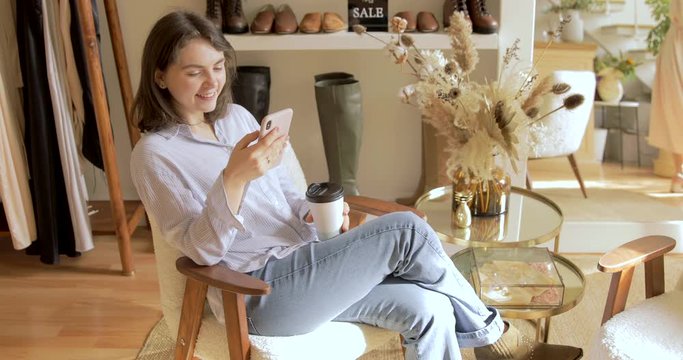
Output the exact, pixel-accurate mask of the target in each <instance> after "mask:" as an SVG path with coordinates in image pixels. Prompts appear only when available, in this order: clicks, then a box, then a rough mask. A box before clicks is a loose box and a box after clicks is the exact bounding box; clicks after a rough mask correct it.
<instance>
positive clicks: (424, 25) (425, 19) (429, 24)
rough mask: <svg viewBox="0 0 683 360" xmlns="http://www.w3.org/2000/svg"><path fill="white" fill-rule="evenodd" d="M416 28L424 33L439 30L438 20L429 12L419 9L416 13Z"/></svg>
mask: <svg viewBox="0 0 683 360" xmlns="http://www.w3.org/2000/svg"><path fill="white" fill-rule="evenodd" d="M417 30H418V31H419V32H425V33H429V32H434V31H437V30H439V22H438V21H437V20H436V17H435V16H434V14H432V13H431V12H429V11H420V12H419V13H418V14H417Z"/></svg>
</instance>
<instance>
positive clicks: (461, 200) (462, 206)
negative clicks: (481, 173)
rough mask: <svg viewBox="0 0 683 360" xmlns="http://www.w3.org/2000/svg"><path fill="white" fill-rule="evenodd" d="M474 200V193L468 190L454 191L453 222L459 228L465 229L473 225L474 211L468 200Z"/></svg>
mask: <svg viewBox="0 0 683 360" xmlns="http://www.w3.org/2000/svg"><path fill="white" fill-rule="evenodd" d="M470 201H472V193H471V192H469V191H467V192H464V193H456V192H455V191H454V192H453V207H452V208H453V213H452V218H451V220H452V223H453V225H455V226H456V227H458V228H461V229H464V228H468V227H469V226H470V225H472V213H471V212H470V206H469V205H467V203H468V202H470Z"/></svg>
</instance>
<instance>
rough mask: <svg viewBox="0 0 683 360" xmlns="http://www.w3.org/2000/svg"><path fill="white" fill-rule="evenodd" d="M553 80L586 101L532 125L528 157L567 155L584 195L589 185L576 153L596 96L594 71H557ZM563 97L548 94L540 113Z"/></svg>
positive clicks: (548, 110)
mask: <svg viewBox="0 0 683 360" xmlns="http://www.w3.org/2000/svg"><path fill="white" fill-rule="evenodd" d="M552 77H553V83H554V84H557V83H566V84H569V85H570V86H571V90H570V91H569V93H571V94H581V95H583V97H584V102H583V104H582V105H581V106H579V107H578V108H576V109H573V110H561V111H557V112H555V113H553V114H552V115H550V116H548V117H546V118H545V119H543V120H541V121H540V122H539V123H538V124H537V125H533V126H532V127H531V128H530V130H529V138H530V144H531V145H530V147H529V160H533V159H541V158H551V157H559V156H566V157H567V158H568V159H569V163H570V164H571V167H572V170H573V171H574V175H575V176H576V179H577V180H578V181H579V186H580V187H581V192H582V193H583V196H584V197H586V198H587V197H588V195H587V194H586V188H585V186H584V184H583V179H582V178H581V174H580V173H579V168H578V166H577V164H576V159H575V158H574V153H575V152H576V151H577V150H578V149H579V147H580V146H581V141H582V140H583V135H584V133H585V132H586V126H587V125H588V121H589V120H590V117H591V113H592V111H593V99H594V97H595V73H593V72H592V71H569V70H566V71H564V70H563V71H554V72H553V74H552ZM563 98H564V97H563V96H557V95H554V94H548V95H546V98H545V99H543V100H544V101H543V106H542V108H541V109H540V112H539V113H540V114H546V113H548V112H550V111H551V110H552V109H555V108H557V107H558V106H560V105H562V101H563ZM527 187H528V188H529V189H531V188H532V183H531V177H530V176H529V172H528V171H527Z"/></svg>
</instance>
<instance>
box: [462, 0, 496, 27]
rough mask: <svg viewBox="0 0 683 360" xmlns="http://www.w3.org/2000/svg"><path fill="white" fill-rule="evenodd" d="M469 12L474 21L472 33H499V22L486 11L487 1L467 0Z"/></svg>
mask: <svg viewBox="0 0 683 360" xmlns="http://www.w3.org/2000/svg"><path fill="white" fill-rule="evenodd" d="M467 10H468V11H469V13H470V20H472V31H474V32H475V33H478V34H493V33H496V32H498V22H497V21H496V19H494V18H493V16H491V14H489V12H488V10H487V9H486V0H467Z"/></svg>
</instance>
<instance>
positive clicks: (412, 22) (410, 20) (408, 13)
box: [394, 11, 417, 32]
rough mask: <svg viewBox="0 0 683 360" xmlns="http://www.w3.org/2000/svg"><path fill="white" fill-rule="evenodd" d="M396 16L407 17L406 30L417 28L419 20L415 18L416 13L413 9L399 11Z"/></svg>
mask: <svg viewBox="0 0 683 360" xmlns="http://www.w3.org/2000/svg"><path fill="white" fill-rule="evenodd" d="M394 17H400V18H403V19H406V21H407V22H408V25H407V26H406V30H405V32H414V31H415V29H416V28H417V20H416V19H415V14H413V12H412V11H401V12H397V13H396V15H394Z"/></svg>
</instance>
